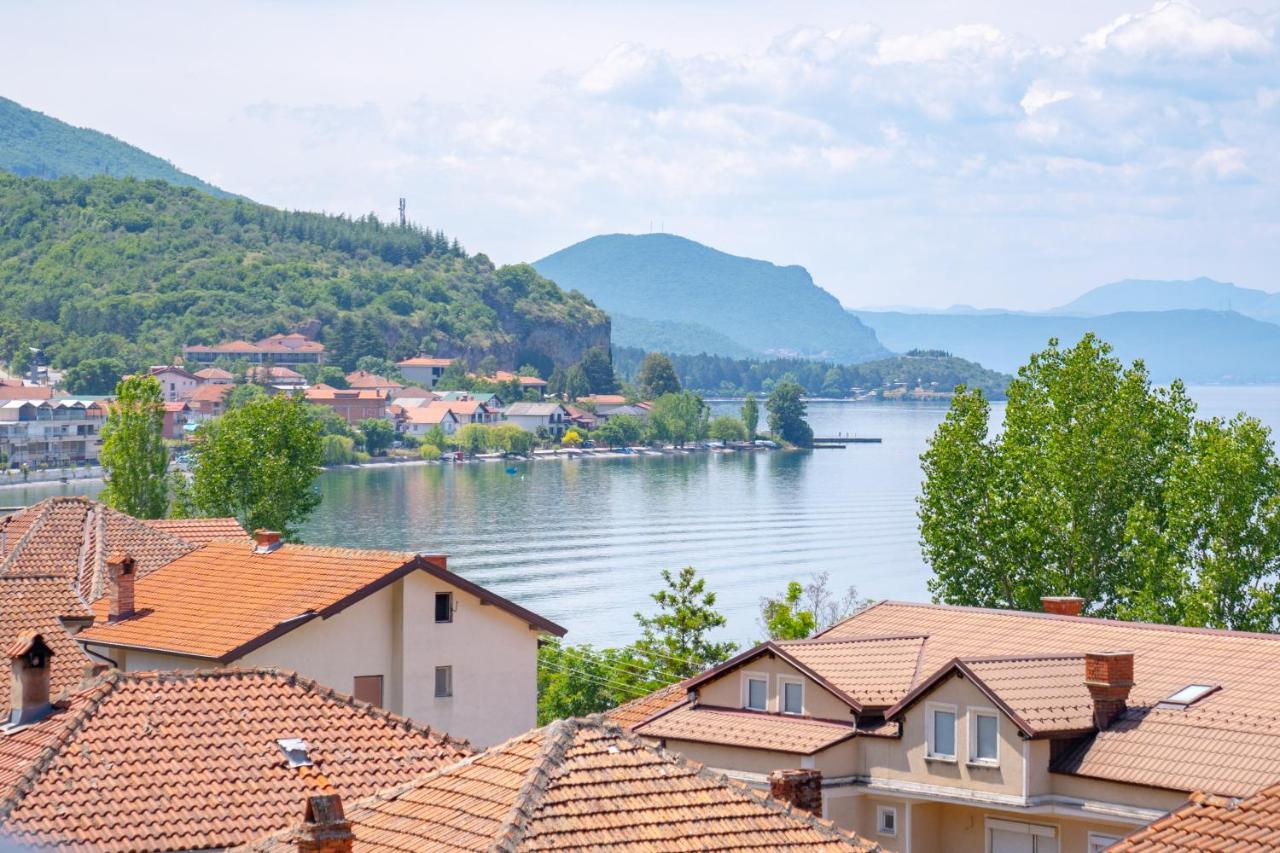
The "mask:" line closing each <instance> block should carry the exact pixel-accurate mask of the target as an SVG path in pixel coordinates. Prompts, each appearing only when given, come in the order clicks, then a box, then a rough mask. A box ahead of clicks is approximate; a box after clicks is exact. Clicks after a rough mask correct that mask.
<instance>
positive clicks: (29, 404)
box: [0, 399, 107, 466]
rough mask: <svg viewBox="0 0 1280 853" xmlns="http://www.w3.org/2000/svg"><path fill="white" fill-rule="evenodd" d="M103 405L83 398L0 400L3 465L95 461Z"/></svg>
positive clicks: (0, 454) (104, 411) (104, 413)
mask: <svg viewBox="0 0 1280 853" xmlns="http://www.w3.org/2000/svg"><path fill="white" fill-rule="evenodd" d="M106 422H107V418H106V409H105V408H104V407H102V406H101V405H98V404H96V403H94V402H92V401H87V400H74V399H68V400H3V401H0V456H3V457H4V458H5V462H4V465H6V466H19V465H51V466H62V465H71V464H75V463H80V462H94V461H97V459H98V456H99V455H100V453H101V452H102V426H103V424H105V423H106Z"/></svg>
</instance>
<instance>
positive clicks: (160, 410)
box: [101, 376, 169, 518]
mask: <svg viewBox="0 0 1280 853" xmlns="http://www.w3.org/2000/svg"><path fill="white" fill-rule="evenodd" d="M115 391H116V399H115V402H113V403H112V404H111V410H110V417H108V418H107V422H106V424H104V425H103V427H102V455H101V458H102V470H103V476H104V478H105V479H106V482H107V485H106V488H104V489H103V490H102V495H101V498H102V500H103V502H105V503H106V504H107V505H108V506H110V507H113V508H115V509H118V510H120V511H121V512H126V513H128V514H129V515H132V516H134V517H135V518H163V517H164V515H165V510H166V509H167V508H168V505H169V485H168V479H167V477H166V475H165V472H166V470H167V469H168V467H169V452H168V450H167V449H166V448H165V446H164V396H163V391H162V389H161V388H160V381H159V380H158V379H156V378H155V377H154V376H131V377H129V378H128V379H125V380H122V381H121V382H120V384H119V385H117V386H116V389H115Z"/></svg>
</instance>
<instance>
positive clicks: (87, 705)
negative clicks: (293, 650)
mask: <svg viewBox="0 0 1280 853" xmlns="http://www.w3.org/2000/svg"><path fill="white" fill-rule="evenodd" d="M4 652H5V655H6V657H7V660H6V663H7V664H9V668H10V670H11V682H12V688H11V691H10V692H12V693H13V695H14V698H15V702H14V705H15V711H16V712H17V713H16V715H14V716H13V717H12V719H13V721H12V722H10V723H9V724H8V725H6V726H3V727H0V834H2V835H3V836H4V841H3V842H2V843H3V844H4V846H5V847H6V849H9V848H12V849H15V850H42V849H59V850H73V849H74V850H130V851H156V853H159V851H180V850H224V849H227V848H229V847H235V846H237V845H241V844H246V843H249V842H251V841H254V840H255V839H258V838H261V837H262V836H263V835H265V834H268V833H273V832H279V831H281V830H285V829H288V828H289V827H290V826H291V825H292V824H293V823H294V822H295V821H296V820H297V815H296V808H297V805H296V804H298V803H301V802H303V801H305V800H306V799H307V798H308V797H309V796H313V795H316V794H317V793H322V794H326V795H331V796H337V797H342V798H345V799H348V800H349V801H352V802H355V801H358V800H360V799H361V798H365V797H369V796H372V795H374V794H375V793H376V792H377V791H379V790H381V789H383V788H387V787H394V786H396V785H399V784H405V783H408V782H410V781H412V780H414V779H419V778H421V777H423V776H424V775H427V774H430V773H431V772H433V771H435V770H438V769H441V768H444V767H450V766H454V765H456V764H457V763H458V762H459V761H460V760H461V759H463V758H465V757H467V756H468V755H470V754H471V753H472V752H473V749H472V748H471V746H470V745H469V744H467V743H466V742H464V741H461V740H458V739H457V738H454V737H451V736H449V735H446V734H444V733H441V732H437V731H433V730H431V729H428V728H425V727H422V726H420V725H418V724H416V723H415V722H413V721H411V720H409V719H407V718H405V717H401V716H399V715H396V714H392V713H390V712H388V711H386V710H384V709H382V708H376V707H374V706H372V705H370V704H368V703H366V702H361V701H358V700H356V699H353V698H352V697H350V696H348V695H344V694H342V693H340V692H337V691H334V690H332V689H330V688H328V687H325V686H323V685H321V684H317V683H316V682H315V681H312V680H310V679H307V678H304V677H302V676H299V675H297V674H294V673H290V672H286V671H282V670H275V669H250V670H244V669H223V670H216V671H184V672H159V673H157V672H146V673H125V672H121V671H119V670H111V671H108V672H106V673H103V674H101V675H97V676H91V677H87V678H86V679H85V680H84V682H83V683H82V684H80V685H78V686H77V687H76V688H74V689H73V690H71V691H70V692H64V691H59V690H57V685H56V684H54V683H52V682H51V673H50V669H49V667H50V665H51V660H52V661H56V660H57V659H58V657H60V656H61V655H62V654H64V652H63V651H62V650H60V649H57V648H53V647H51V646H48V645H46V644H45V643H44V642H43V636H42V635H41V634H38V633H35V632H29V633H27V634H24V635H23V636H22V637H20V638H19V639H18V640H17V641H15V642H13V643H11V644H9V645H8V646H7V647H6V648H5V649H4Z"/></svg>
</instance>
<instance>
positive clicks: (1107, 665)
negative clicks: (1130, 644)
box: [1084, 652, 1133, 731]
mask: <svg viewBox="0 0 1280 853" xmlns="http://www.w3.org/2000/svg"><path fill="white" fill-rule="evenodd" d="M1084 684H1085V687H1088V688H1089V695H1090V696H1092V697H1093V724H1094V725H1095V726H1097V727H1098V730H1099V731H1102V730H1103V729H1105V728H1107V726H1109V725H1111V723H1112V722H1113V721H1114V720H1115V719H1116V717H1119V716H1120V715H1121V714H1123V713H1124V709H1125V702H1126V701H1127V700H1128V699H1129V690H1130V689H1131V688H1132V687H1133V652H1089V653H1088V654H1086V655H1085V656H1084Z"/></svg>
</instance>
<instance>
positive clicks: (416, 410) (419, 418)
mask: <svg viewBox="0 0 1280 853" xmlns="http://www.w3.org/2000/svg"><path fill="white" fill-rule="evenodd" d="M455 405H457V404H456V403H447V402H442V401H440V400H433V401H432V402H430V403H428V404H427V405H425V406H414V407H412V408H408V409H405V410H404V417H405V420H407V421H408V422H409V423H411V424H439V423H444V422H445V421H447V420H449V419H450V418H453V419H454V420H455V421H456V420H458V416H457V415H456V414H454V412H453V409H452V406H455Z"/></svg>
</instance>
